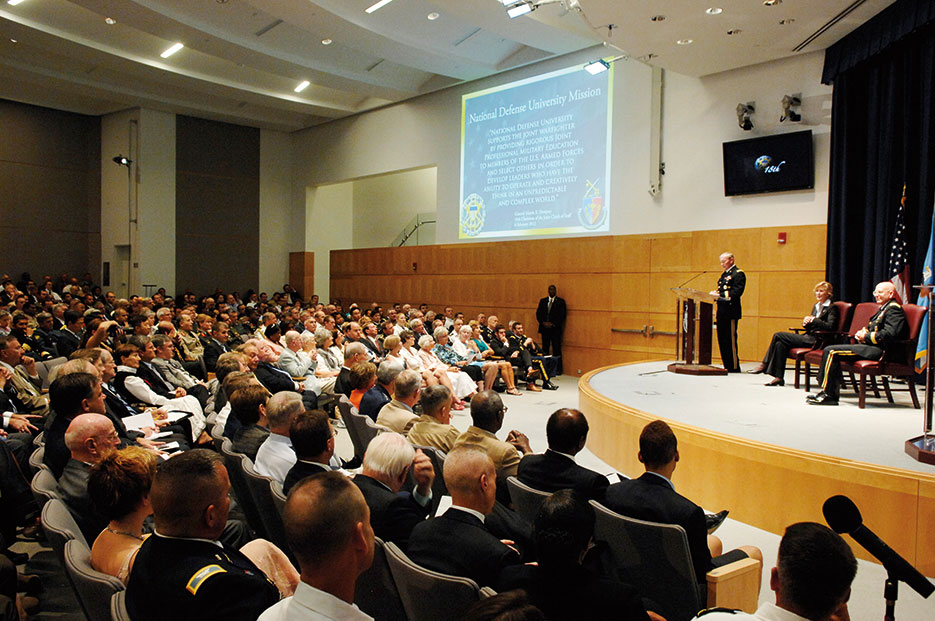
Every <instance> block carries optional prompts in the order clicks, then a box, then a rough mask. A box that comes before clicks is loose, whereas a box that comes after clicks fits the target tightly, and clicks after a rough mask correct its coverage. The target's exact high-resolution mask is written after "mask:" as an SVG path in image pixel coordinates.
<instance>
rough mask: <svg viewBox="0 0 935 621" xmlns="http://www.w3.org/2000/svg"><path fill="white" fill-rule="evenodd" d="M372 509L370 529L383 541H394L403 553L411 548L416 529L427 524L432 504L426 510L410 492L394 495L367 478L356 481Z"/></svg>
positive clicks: (386, 488)
mask: <svg viewBox="0 0 935 621" xmlns="http://www.w3.org/2000/svg"><path fill="white" fill-rule="evenodd" d="M354 484H355V485H357V487H359V488H360V491H361V493H363V495H364V500H366V501H367V506H369V507H370V525H371V526H372V527H373V532H374V534H375V535H376V536H377V537H379V538H380V539H382V540H383V541H392V542H393V543H395V544H396V545H398V546H399V547H400V548H402V549H403V551H405V550H406V548H407V546H408V545H409V535H410V534H411V533H412V529H413V527H415V525H416V524H418V523H419V522H422V521H424V520H425V518H426V516H427V515H428V514H429V509H430V508H431V506H432V503H428V504H427V505H426V506H425V507H423V506H422V505H420V504H419V503H417V502H416V501H415V498H413V497H412V494H411V493H410V492H400V493H398V494H394V493H393V492H392V491H390V489H389V488H388V487H386V486H385V485H383V484H382V483H380V482H379V481H377V480H375V479H371V478H370V477H368V476H365V475H363V474H358V475H357V476H355V477H354Z"/></svg>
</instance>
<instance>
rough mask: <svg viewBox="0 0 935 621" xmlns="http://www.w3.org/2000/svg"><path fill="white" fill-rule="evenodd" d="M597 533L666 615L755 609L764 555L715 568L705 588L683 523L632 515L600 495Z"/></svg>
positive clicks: (679, 617) (626, 575)
mask: <svg viewBox="0 0 935 621" xmlns="http://www.w3.org/2000/svg"><path fill="white" fill-rule="evenodd" d="M590 502H591V505H592V506H593V507H594V513H595V518H596V521H595V524H594V538H595V539H599V540H601V541H605V542H607V544H608V547H609V549H610V555H611V558H612V560H613V563H614V565H615V566H616V567H617V569H618V572H619V574H620V579H621V580H623V581H625V582H628V583H630V584H632V585H633V586H635V587H636V588H637V590H638V591H639V592H640V595H641V596H642V597H643V598H644V599H648V600H651V601H652V602H653V608H652V609H653V611H654V612H657V613H659V614H660V615H662V616H664V617H665V618H666V619H668V621H688V620H689V619H692V618H694V616H695V615H696V614H698V611H700V610H702V609H703V608H714V607H716V606H721V607H726V608H736V609H740V610H744V611H746V612H751V613H752V612H753V611H754V610H756V607H757V596H758V594H759V589H760V571H759V569H760V561H758V560H756V559H752V558H745V559H743V560H739V561H735V562H733V563H730V564H728V565H725V566H723V567H718V568H716V569H712V570H711V571H709V572H708V573H707V575H706V578H707V588H705V585H704V584H698V583H697V582H696V581H695V570H694V567H693V565H692V559H691V553H690V552H689V550H688V537H687V536H686V535H685V530H684V529H683V528H682V527H681V526H677V525H674V524H659V523H656V522H646V521H643V520H637V519H633V518H628V517H626V516H623V515H620V514H619V513H615V512H614V511H611V510H610V509H608V508H607V507H605V506H604V505H602V504H600V503H599V502H597V501H596V500H592V501H590Z"/></svg>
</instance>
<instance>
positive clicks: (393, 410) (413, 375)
mask: <svg viewBox="0 0 935 621" xmlns="http://www.w3.org/2000/svg"><path fill="white" fill-rule="evenodd" d="M421 384H422V378H421V377H420V376H419V373H418V372H416V371H412V370H409V369H407V370H405V371H402V372H401V373H400V374H399V375H397V376H396V383H395V385H394V390H395V393H394V394H393V400H392V401H390V402H389V403H387V404H385V405H384V406H383V407H382V408H380V413H379V414H378V415H377V424H378V425H383V426H384V427H386V428H387V429H390V430H391V431H395V432H396V433H401V434H403V435H406V433H408V431H409V428H410V427H412V425H413V424H415V422H416V420H417V419H418V418H419V417H418V416H416V415H415V412H414V411H413V408H414V407H415V405H416V403H418V402H419V386H420V385H421Z"/></svg>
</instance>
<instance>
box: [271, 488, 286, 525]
mask: <svg viewBox="0 0 935 621" xmlns="http://www.w3.org/2000/svg"><path fill="white" fill-rule="evenodd" d="M269 491H270V494H272V495H273V504H274V505H276V511H278V512H279V517H280V518H282V510H283V508H284V507H285V506H286V495H285V494H283V493H282V483H280V482H279V481H274V480H272V479H270V482H269Z"/></svg>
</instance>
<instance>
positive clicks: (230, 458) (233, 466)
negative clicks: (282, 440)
mask: <svg viewBox="0 0 935 621" xmlns="http://www.w3.org/2000/svg"><path fill="white" fill-rule="evenodd" d="M221 454H222V455H223V456H224V465H225V466H226V467H227V476H228V477H230V482H231V488H233V491H234V496H236V497H237V504H239V505H240V508H241V509H243V513H244V516H245V517H246V518H247V524H249V525H250V528H252V529H253V531H254V532H255V533H256V534H257V536H258V537H264V538H267V539H268V537H267V533H266V528H265V526H264V524H263V519H262V518H261V517H260V511H259V509H257V506H256V502H255V501H254V500H253V494H251V493H250V488H249V487H247V478H246V475H245V474H244V468H243V466H242V465H241V463H242V461H243V460H244V459H250V458H249V457H247V456H246V455H243V454H241V453H235V452H234V445H233V444H232V443H231V440H230V438H224V441H223V442H221ZM251 465H252V463H251Z"/></svg>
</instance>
